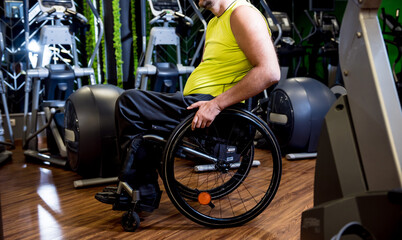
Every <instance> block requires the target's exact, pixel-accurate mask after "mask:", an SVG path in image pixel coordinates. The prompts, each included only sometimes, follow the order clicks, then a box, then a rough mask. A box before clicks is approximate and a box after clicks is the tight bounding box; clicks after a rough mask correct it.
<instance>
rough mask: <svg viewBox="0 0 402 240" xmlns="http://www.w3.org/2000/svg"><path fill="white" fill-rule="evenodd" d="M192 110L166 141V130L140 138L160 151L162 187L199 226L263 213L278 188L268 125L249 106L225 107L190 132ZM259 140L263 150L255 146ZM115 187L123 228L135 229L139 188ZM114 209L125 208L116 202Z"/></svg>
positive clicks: (275, 147)
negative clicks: (121, 198) (205, 124)
mask: <svg viewBox="0 0 402 240" xmlns="http://www.w3.org/2000/svg"><path fill="white" fill-rule="evenodd" d="M194 114H195V113H192V114H190V115H189V116H188V117H187V118H185V119H184V120H183V121H182V122H181V123H180V124H179V125H178V126H177V127H176V128H175V129H174V130H173V131H172V132H171V134H170V136H169V138H168V139H166V138H165V137H163V136H161V135H164V134H158V135H157V134H147V135H144V136H143V140H144V141H147V142H151V143H152V144H157V146H158V147H160V148H163V149H164V150H163V154H162V158H161V162H160V166H159V169H158V170H159V176H160V177H161V179H162V181H163V184H164V189H165V191H166V192H167V195H168V197H169V198H170V200H171V202H172V203H173V204H174V206H175V207H176V208H177V209H178V210H179V211H180V212H181V213H182V214H183V215H184V216H186V217H187V218H189V219H190V220H192V221H194V222H196V223H198V224H201V225H204V226H207V227H213V228H223V227H234V226H239V225H242V224H245V223H246V222H248V221H251V220H252V219H254V218H255V217H257V216H258V215H259V214H260V213H262V212H263V211H264V209H266V208H267V206H268V205H269V204H270V202H271V201H272V199H273V198H274V196H275V194H276V192H277V189H278V187H279V183H280V179H281V172H282V165H281V161H282V159H281V152H280V146H279V144H278V142H277V140H276V138H275V136H274V134H273V133H272V131H271V130H270V129H269V127H268V125H267V124H266V123H265V122H264V121H263V120H261V119H260V118H259V117H257V116H256V115H254V114H253V113H251V112H250V111H248V110H244V109H242V108H239V107H229V108H227V109H225V110H224V111H222V112H221V113H220V114H219V115H218V116H217V117H216V119H215V120H214V122H213V123H212V124H211V126H210V127H208V128H203V129H195V130H191V122H192V119H193V117H194ZM261 140H264V141H265V144H264V148H263V149H260V148H257V147H256V142H257V141H259V142H260V141H261ZM104 191H110V189H109V190H104ZM112 191H113V190H112ZM114 191H115V194H116V195H117V196H126V197H128V198H129V201H128V202H129V205H128V207H126V208H124V210H127V211H126V212H125V213H124V214H123V216H122V221H121V224H122V226H123V228H124V230H125V231H135V230H136V229H137V228H138V227H139V224H140V218H139V215H138V213H137V211H138V205H140V203H141V198H140V192H139V190H137V189H133V188H132V187H131V186H130V185H129V184H128V183H127V182H122V181H121V182H119V184H118V187H117V189H114ZM114 210H123V209H118V207H117V208H115V206H114Z"/></svg>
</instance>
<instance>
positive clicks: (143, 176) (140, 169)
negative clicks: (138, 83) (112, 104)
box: [116, 89, 213, 194]
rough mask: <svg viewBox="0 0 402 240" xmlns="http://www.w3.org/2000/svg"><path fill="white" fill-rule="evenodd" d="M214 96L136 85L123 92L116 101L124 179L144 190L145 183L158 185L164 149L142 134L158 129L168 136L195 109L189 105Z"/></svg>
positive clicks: (155, 131) (156, 131) (157, 131)
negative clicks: (150, 88)
mask: <svg viewBox="0 0 402 240" xmlns="http://www.w3.org/2000/svg"><path fill="white" fill-rule="evenodd" d="M211 99H213V97H212V96H211V95H205V94H197V95H189V96H183V95H182V93H181V92H176V93H159V92H151V91H141V90H134V89H133V90H127V91H125V92H124V93H122V94H121V96H120V97H119V98H118V99H117V101H116V130H117V134H118V135H117V136H118V144H119V148H118V149H119V154H120V156H119V158H120V161H121V162H122V163H123V166H122V173H121V174H120V176H119V178H120V180H121V181H126V182H128V183H129V184H130V185H131V186H132V187H134V188H136V189H140V191H141V186H145V185H149V184H152V185H157V179H158V175H157V172H156V169H157V167H158V165H159V163H160V160H161V159H160V158H161V156H162V149H161V148H158V147H157V146H155V145H152V144H149V143H146V142H144V140H143V139H142V135H144V134H149V133H154V134H155V133H156V134H159V135H162V136H164V137H166V138H167V137H168V136H169V135H170V133H171V131H172V130H173V129H174V128H175V127H176V126H177V125H178V124H179V123H180V122H181V121H182V120H183V119H184V118H185V117H186V116H188V115H189V114H190V113H191V111H194V110H191V111H189V110H187V107H188V106H190V105H191V104H193V103H195V102H197V101H203V100H211ZM144 194H145V193H144Z"/></svg>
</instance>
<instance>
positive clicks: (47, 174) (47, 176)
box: [37, 168, 62, 240]
mask: <svg viewBox="0 0 402 240" xmlns="http://www.w3.org/2000/svg"><path fill="white" fill-rule="evenodd" d="M39 170H40V184H39V187H38V190H37V193H38V195H39V197H40V198H41V199H42V200H43V202H42V203H40V204H38V224H39V232H40V239H41V240H46V239H52V240H53V239H58V238H60V237H61V236H62V232H61V227H60V225H59V223H58V222H57V220H56V218H55V216H56V215H57V214H60V213H61V208H60V200H59V196H58V193H57V189H56V187H55V185H54V182H53V175H52V171H51V170H49V169H46V168H40V169H39Z"/></svg>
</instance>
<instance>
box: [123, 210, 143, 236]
mask: <svg viewBox="0 0 402 240" xmlns="http://www.w3.org/2000/svg"><path fill="white" fill-rule="evenodd" d="M140 221H141V220H140V217H139V216H138V214H137V213H136V212H134V211H128V212H125V213H123V216H122V217H121V226H122V227H123V229H124V231H126V232H134V231H135V230H137V228H138V227H139V226H140Z"/></svg>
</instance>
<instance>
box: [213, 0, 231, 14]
mask: <svg viewBox="0 0 402 240" xmlns="http://www.w3.org/2000/svg"><path fill="white" fill-rule="evenodd" d="M233 1H234V0H221V1H219V3H218V4H216V6H213V7H212V8H211V9H209V10H210V11H211V12H212V13H213V14H214V15H215V16H217V17H220V16H221V15H222V14H223V13H224V12H225V11H226V9H227V8H228V7H229V6H230V5H231V4H232V3H233Z"/></svg>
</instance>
